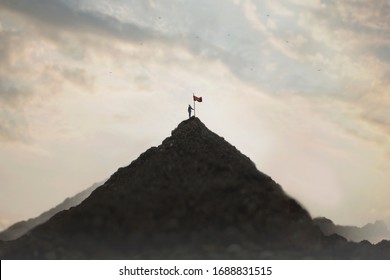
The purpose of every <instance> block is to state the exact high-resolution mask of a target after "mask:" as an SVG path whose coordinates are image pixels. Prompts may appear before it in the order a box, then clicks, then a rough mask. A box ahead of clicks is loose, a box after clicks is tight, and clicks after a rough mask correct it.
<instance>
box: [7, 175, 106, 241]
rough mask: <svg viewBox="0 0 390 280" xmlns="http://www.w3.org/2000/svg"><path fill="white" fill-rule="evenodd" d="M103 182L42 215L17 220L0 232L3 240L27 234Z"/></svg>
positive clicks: (72, 205) (79, 201)
mask: <svg viewBox="0 0 390 280" xmlns="http://www.w3.org/2000/svg"><path fill="white" fill-rule="evenodd" d="M103 183H104V181H103V182H99V183H94V184H93V185H92V186H91V187H89V188H87V189H85V190H84V191H81V192H79V193H77V194H76V195H74V196H72V197H68V198H66V199H65V200H64V201H63V202H62V203H60V204H58V205H57V206H55V207H53V208H51V209H50V210H48V211H45V212H43V213H42V214H41V215H39V216H38V217H35V218H31V219H28V220H27V221H21V222H17V223H15V224H13V225H11V226H10V227H8V228H7V229H5V230H4V231H2V232H0V240H1V241H9V240H14V239H17V238H19V237H21V236H22V235H24V234H26V233H27V232H28V231H30V230H31V229H33V228H35V227H36V226H38V225H40V224H43V223H45V222H47V221H48V220H49V219H50V218H51V217H53V216H54V215H55V214H57V213H58V212H60V211H63V210H68V209H69V208H71V207H74V206H76V205H79V204H80V203H81V202H82V201H83V200H84V199H86V198H87V197H88V196H89V195H90V194H91V193H92V192H93V191H94V190H95V189H96V188H97V187H99V186H101V185H102V184H103Z"/></svg>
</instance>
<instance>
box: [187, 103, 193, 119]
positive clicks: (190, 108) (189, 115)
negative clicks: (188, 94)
mask: <svg viewBox="0 0 390 280" xmlns="http://www.w3.org/2000/svg"><path fill="white" fill-rule="evenodd" d="M192 110H194V109H192V107H191V105H188V118H191V111H192Z"/></svg>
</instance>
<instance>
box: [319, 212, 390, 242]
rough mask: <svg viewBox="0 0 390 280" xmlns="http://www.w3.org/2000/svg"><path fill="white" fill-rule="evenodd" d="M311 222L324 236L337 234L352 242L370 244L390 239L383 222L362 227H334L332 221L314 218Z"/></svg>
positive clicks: (389, 233)
mask: <svg viewBox="0 0 390 280" xmlns="http://www.w3.org/2000/svg"><path fill="white" fill-rule="evenodd" d="M313 222H314V224H316V225H318V226H319V228H320V229H321V231H322V232H323V233H324V234H325V235H331V234H338V235H341V236H343V237H345V238H346V239H347V240H350V241H354V242H360V241H363V240H367V241H369V242H371V243H378V242H380V241H382V240H383V239H390V231H389V229H388V228H387V225H386V224H385V222H383V221H376V222H375V223H368V224H366V225H365V226H363V227H357V226H343V225H336V224H334V223H333V221H331V220H329V219H327V218H323V217H321V218H315V219H314V220H313Z"/></svg>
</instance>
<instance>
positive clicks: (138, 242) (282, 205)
mask: <svg viewBox="0 0 390 280" xmlns="http://www.w3.org/2000/svg"><path fill="white" fill-rule="evenodd" d="M381 246H382V247H381V248H380V250H379V248H376V247H374V246H372V245H371V244H355V243H351V242H347V241H346V240H345V239H344V238H342V237H340V236H337V235H333V236H330V237H325V236H324V235H323V234H322V233H321V231H320V230H319V228H318V227H317V226H315V225H314V224H313V222H312V219H311V217H310V215H309V213H308V212H307V211H306V210H305V209H304V208H303V207H302V206H300V205H299V203H297V201H295V200H294V199H292V198H290V197H289V196H287V195H286V194H285V193H284V191H283V190H282V188H281V187H280V186H279V185H278V184H277V183H275V182H274V181H273V180H272V179H271V178H270V177H269V176H267V175H265V174H263V173H261V172H260V171H258V170H257V169H256V166H255V165H254V163H253V162H252V161H251V160H250V159H249V158H247V157H246V156H244V155H243V154H241V153H240V152H239V151H238V150H237V149H236V148H235V147H233V146H232V145H230V144H229V143H228V142H226V141H225V140H224V139H223V138H221V137H219V136H218V135H216V134H215V133H213V132H211V131H210V130H209V129H207V128H206V126H205V125H204V124H203V123H202V122H201V121H200V120H199V119H197V118H191V119H189V120H186V121H183V122H182V123H180V124H179V126H178V127H177V128H176V129H175V130H174V131H172V135H171V136H170V137H168V138H167V139H165V140H164V141H163V142H162V144H161V145H160V146H158V147H152V148H150V149H149V150H147V151H146V152H144V153H143V154H141V155H140V156H139V158H138V159H136V160H134V161H133V162H132V163H131V164H130V165H129V166H126V167H123V168H120V169H119V170H118V171H117V172H116V173H114V174H113V175H112V176H111V178H110V179H109V180H108V181H107V182H106V183H105V184H104V185H103V186H101V187H99V188H97V189H96V190H95V191H94V192H93V193H92V194H91V195H90V196H89V197H88V198H87V199H86V200H84V201H83V202H82V203H81V204H80V205H78V206H76V207H73V208H71V209H69V210H67V211H62V212H60V213H58V214H57V215H55V216H54V217H52V218H51V219H50V220H49V221H48V222H46V223H44V224H42V225H40V226H38V227H36V228H35V229H33V230H32V231H30V232H29V233H28V234H27V235H25V236H23V237H21V238H20V239H18V240H15V241H9V242H4V243H3V244H2V245H1V246H0V256H1V258H2V259H24V258H28V259H31V258H32V259H266V258H268V259H301V258H386V257H389V256H390V255H389V252H390V250H388V249H386V248H387V247H389V246H388V244H387V243H384V244H381Z"/></svg>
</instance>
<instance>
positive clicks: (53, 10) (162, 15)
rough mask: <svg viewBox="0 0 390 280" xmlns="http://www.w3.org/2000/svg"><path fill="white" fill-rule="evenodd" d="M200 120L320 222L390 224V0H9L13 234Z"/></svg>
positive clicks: (3, 29) (0, 129)
mask: <svg viewBox="0 0 390 280" xmlns="http://www.w3.org/2000/svg"><path fill="white" fill-rule="evenodd" d="M193 92H194V93H195V94H196V95H199V96H202V97H203V102H202V103H198V104H197V107H196V108H197V115H198V116H199V117H200V119H201V120H202V121H203V122H204V123H205V124H206V126H207V127H208V128H209V129H211V130H213V131H214V132H216V133H217V134H219V135H220V136H222V137H224V138H225V139H226V140H228V141H229V142H230V143H231V144H233V145H234V146H236V147H237V148H238V149H239V150H240V151H241V152H242V153H244V154H246V155H247V156H249V157H250V158H251V159H252V160H253V161H254V162H255V163H256V165H257V167H258V169H259V170H261V171H263V172H265V173H267V174H268V175H270V176H271V177H272V178H273V179H274V180H275V181H277V182H278V183H280V184H281V185H282V187H283V189H284V190H285V191H286V192H287V193H288V194H290V195H291V196H293V197H294V198H296V199H297V200H298V201H300V202H301V203H302V204H303V205H304V206H305V207H306V208H307V209H308V210H309V211H310V213H311V214H312V216H313V217H316V216H326V217H328V218H331V219H332V220H334V221H335V222H336V223H340V224H355V225H362V224H364V223H367V222H372V221H374V220H376V219H390V183H389V182H390V172H389V170H390V140H389V139H390V137H389V136H390V2H389V1H388V0H376V1H371V0H337V1H336V0H268V1H256V0H245V1H244V0H242V1H239V0H230V1H229V0H214V1H213V0H196V1H195V0H193V1H184V0H169V1H168V0H167V1H157V0H149V1H147V0H144V1H142V0H132V1H131V0H127V1H125V0H111V1H103V0H83V1H79V0H0V228H1V227H4V226H6V225H9V224H10V223H12V222H15V221H18V220H21V219H27V218H30V217H34V216H37V215H39V214H40V213H41V212H43V211H45V210H48V209H49V208H51V207H53V206H55V205H56V204H58V203H59V202H61V201H62V200H63V199H64V198H65V197H68V196H72V195H74V194H76V193H77V192H79V191H81V190H84V189H86V188H87V187H89V186H90V185H92V183H94V182H96V181H100V180H103V179H105V178H107V177H109V176H110V175H111V174H112V173H113V172H114V171H116V170H117V169H118V168H119V167H121V166H125V165H128V164H129V163H130V162H131V161H132V160H134V159H135V158H137V157H138V155H139V154H140V153H142V152H143V151H144V150H146V149H147V148H149V147H150V146H152V145H159V144H160V143H161V142H162V140H163V139H164V138H166V137H168V136H170V132H171V130H173V129H174V128H175V127H176V126H177V125H178V123H179V122H180V121H182V120H184V119H185V118H187V116H188V115H187V106H188V104H189V103H192V100H191V99H192V93H193Z"/></svg>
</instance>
